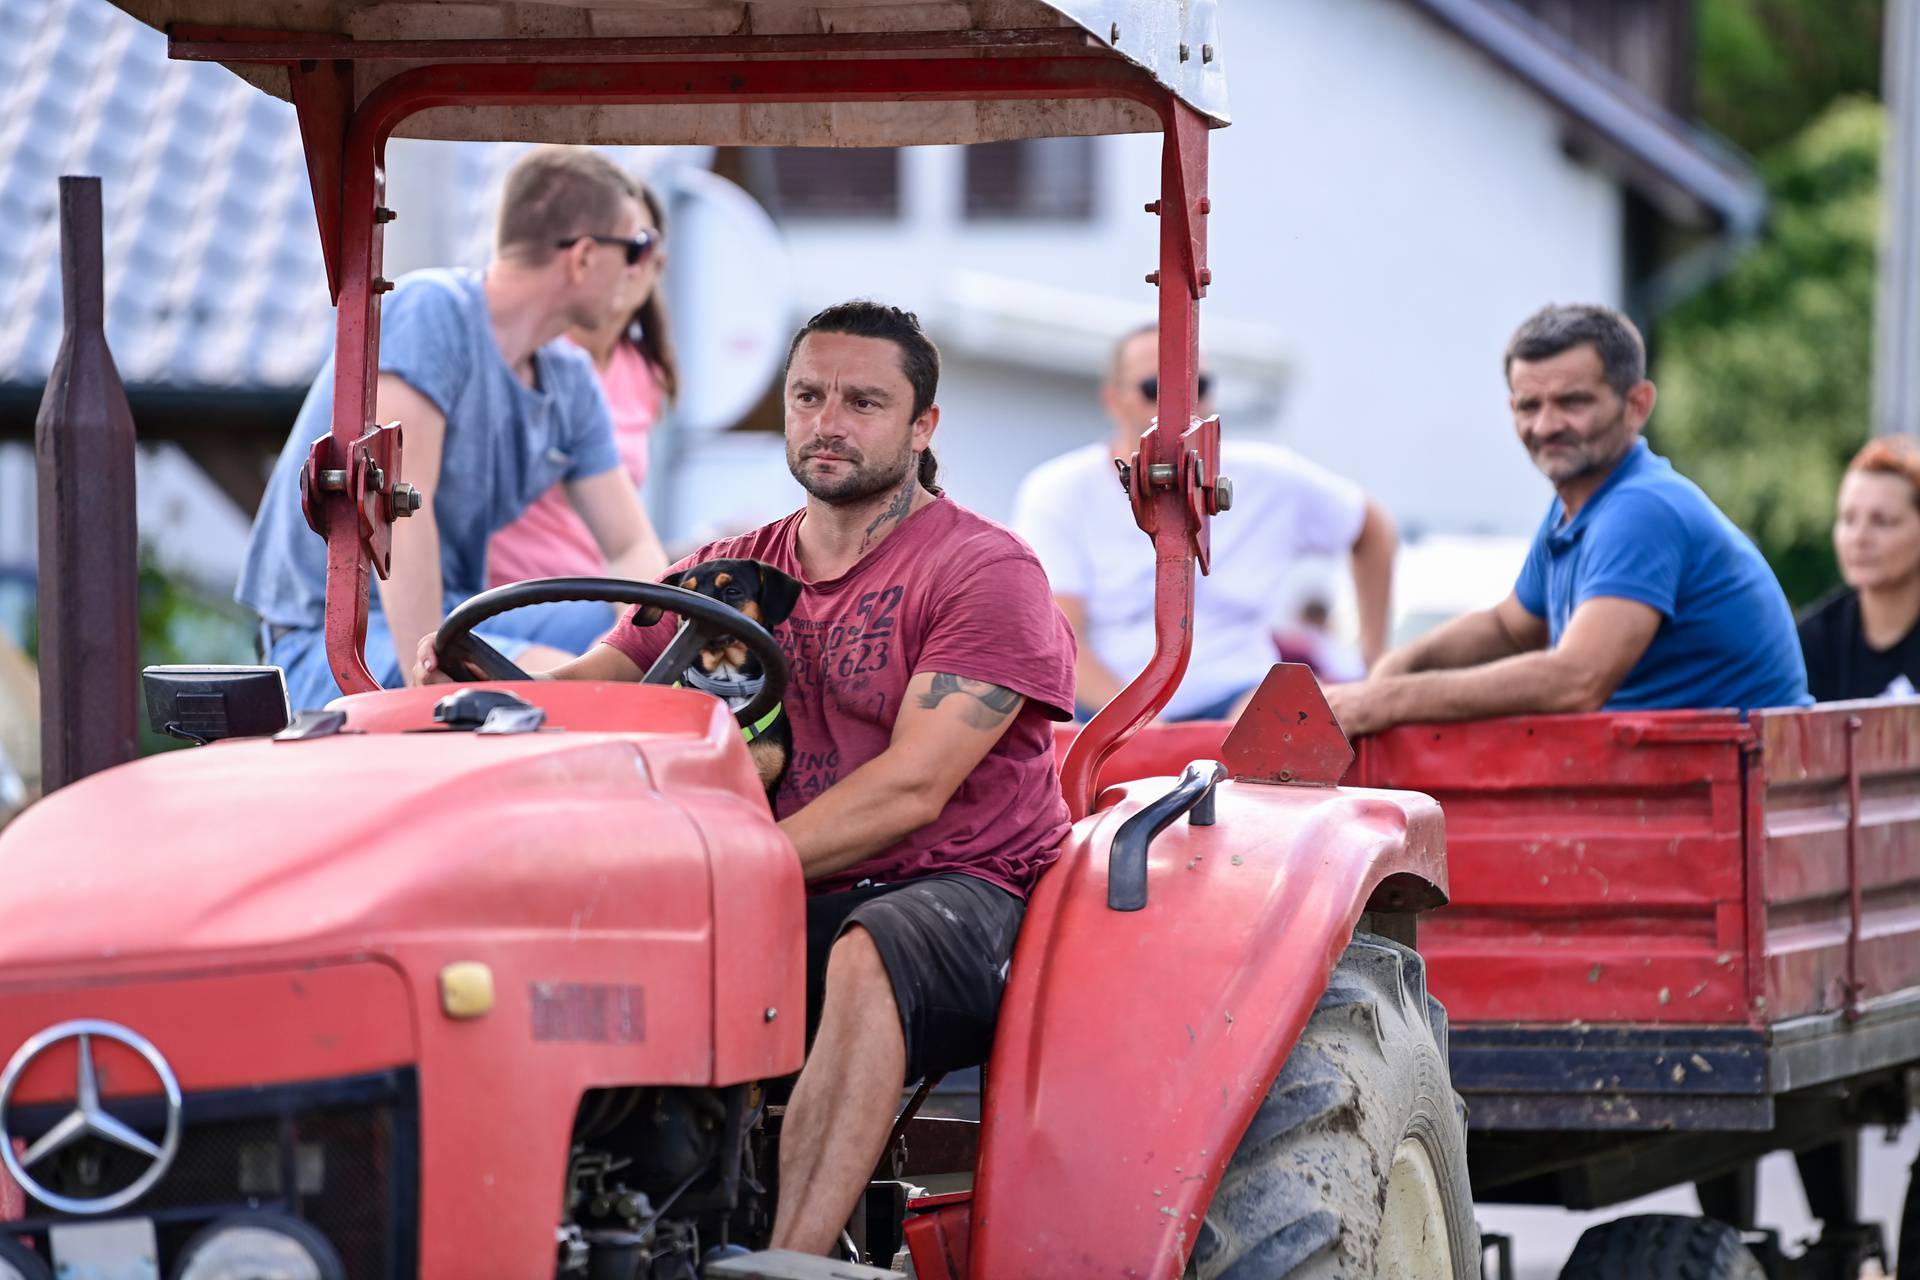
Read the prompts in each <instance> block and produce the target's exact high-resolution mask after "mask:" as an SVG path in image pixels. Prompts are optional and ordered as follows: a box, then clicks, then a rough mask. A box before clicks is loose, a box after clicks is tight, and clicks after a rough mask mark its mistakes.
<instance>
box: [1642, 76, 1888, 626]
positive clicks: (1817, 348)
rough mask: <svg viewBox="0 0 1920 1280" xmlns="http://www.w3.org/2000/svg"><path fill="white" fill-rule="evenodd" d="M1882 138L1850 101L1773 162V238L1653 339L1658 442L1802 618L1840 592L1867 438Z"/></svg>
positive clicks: (1869, 110)
mask: <svg viewBox="0 0 1920 1280" xmlns="http://www.w3.org/2000/svg"><path fill="white" fill-rule="evenodd" d="M1882 128H1883V113H1882V111H1881V109H1880V107H1879V106H1878V105H1877V104H1875V103H1873V102H1869V101H1866V100H1863V99H1857V98H1853V99H1845V100H1842V101H1840V102H1837V103H1835V104H1833V105H1832V106H1831V107H1829V108H1828V109H1827V110H1826V111H1825V112H1823V113H1822V114H1821V115H1820V116H1819V118H1818V119H1816V120H1815V121H1814V122H1813V123H1812V124H1810V125H1808V126H1807V128H1806V129H1804V130H1803V131H1802V132H1801V133H1800V134H1799V135H1798V136H1796V137H1795V138H1793V139H1792V140H1791V141H1790V142H1789V143H1787V144H1786V145H1785V146H1783V147H1781V148H1780V149H1779V150H1778V151H1776V152H1775V153H1774V154H1773V155H1772V156H1771V157H1770V158H1769V160H1768V161H1767V162H1766V163H1765V164H1764V166H1763V169H1764V171H1765V174H1766V178H1767V185H1768V188H1769V190H1770V191H1771V193H1772V197H1773V222H1772V226H1771V228H1770V230H1769V232H1768V234H1767V236H1766V238H1765V240H1764V241H1763V242H1762V243H1761V244H1760V245H1759V246H1758V247H1757V248H1755V249H1754V250H1753V251H1752V252H1751V253H1749V254H1748V255H1747V256H1746V257H1745V258H1743V259H1742V260H1741V262H1740V264H1739V265H1738V266H1737V267H1735V268H1734V270H1733V271H1732V272H1731V273H1730V274H1729V275H1727V276H1726V277H1724V278H1723V279H1722V280H1720V281H1719V282H1718V283H1716V284H1714V285H1713V286H1712V287H1710V288H1709V289H1707V290H1705V291H1704V292H1702V293H1700V294H1698V295H1697V296H1695V297H1694V298H1692V299H1690V300H1689V301H1688V302H1686V303H1685V304H1684V305H1683V306H1681V307H1680V308H1678V309H1677V310H1675V311H1674V312H1673V313H1672V314H1671V315H1669V316H1668V317H1667V318H1666V319H1665V320H1664V321H1663V322H1662V324H1661V326H1660V330H1659V344H1658V351H1659V358H1658V363H1657V366H1656V372H1655V380H1656V381H1657V383H1658V384H1659V387H1660V403H1659V407H1658V409H1657V410H1656V411H1655V414H1654V421H1653V426H1652V428H1651V430H1650V431H1649V436H1650V438H1651V439H1652V441H1653V443H1654V446H1655V447H1656V448H1657V449H1658V450H1659V451H1660V452H1662V453H1664V454H1666V455H1667V456H1668V457H1670V458H1671V459H1672V460H1673V463H1674V465H1675V466H1676V467H1678V468H1679V469H1680V470H1681V471H1682V472H1683V473H1684V474H1686V475H1688V476H1691V477H1692V478H1693V479H1694V480H1695V481H1696V482H1697V483H1699V484H1700V486H1701V487H1702V488H1704V489H1705V490H1706V491H1707V492H1708V493H1709V494H1710V495H1712V497H1713V498H1714V500H1715V501H1716V502H1718V503H1719V504H1720V507H1721V509H1722V510H1724V511H1725V512H1726V513H1727V515H1728V516H1730V517H1732V519H1733V520H1734V522H1735V523H1736V524H1738V525H1740V526H1741V527H1742V528H1743V529H1745V530H1747V532H1748V533H1750V534H1751V535H1753V538H1754V540H1755V541H1756V542H1758V543H1759V544H1760V549H1761V550H1762V551H1763V552H1765V553H1766V556H1767V559H1768V560H1769V561H1770V562H1771V563H1772V564H1773V567H1774V569H1775V571H1776V572H1777V573H1778V574H1779V575H1780V579H1781V583H1782V585H1783V586H1784V587H1785V588H1786V591H1787V595H1788V598H1789V599H1791V600H1793V601H1794V603H1795V604H1796V605H1799V604H1804V603H1806V602H1807V601H1809V600H1811V599H1813V598H1814V597H1816V596H1818V595H1820V594H1821V593H1822V592H1824V591H1825V590H1827V589H1828V588H1829V587H1831V586H1832V585H1833V584H1834V583H1835V582H1836V581H1837V580H1838V577H1837V574H1836V571H1835V568H1834V564H1833V551H1832V546H1831V529H1832V523H1833V500H1834V493H1835V491H1836V490H1837V488H1838V486H1839V482H1840V474H1841V472H1842V471H1843V470H1844V469H1845V467H1846V463H1847V460H1848V459H1849V458H1850V457H1851V456H1852V454H1853V452H1854V451H1855V450H1856V449H1858V448H1859V447H1860V445H1861V443H1862V442H1864V441H1865V440H1866V438H1867V433H1868V429H1869V421H1870V405H1871V399H1872V373H1871V363H1872V350H1873V299H1874V255H1875V248H1876V243H1877V239H1878V234H1879V225H1880V223H1879V220H1880V204H1879V162H1880V141H1881V134H1882Z"/></svg>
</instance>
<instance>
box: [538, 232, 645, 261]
mask: <svg viewBox="0 0 1920 1280" xmlns="http://www.w3.org/2000/svg"><path fill="white" fill-rule="evenodd" d="M656 239H657V237H656V236H655V235H654V234H653V232H651V231H642V232H641V233H640V234H639V235H637V236H635V237H634V238H633V239H631V240H629V239H627V238H626V237H624V236H596V235H591V234H589V233H587V232H584V231H583V232H581V233H580V234H579V235H577V236H573V237H570V238H569V239H566V240H556V241H554V242H553V245H554V248H556V249H571V248H573V246H575V245H576V244H579V243H580V242H581V241H582V240H591V241H593V242H594V243H595V244H616V245H619V246H620V247H621V248H623V249H625V250H626V251H627V265H628V266H630V267H631V266H635V265H636V264H638V263H639V261H640V259H642V258H644V257H646V256H647V254H648V253H649V252H650V251H651V250H652V249H653V245H654V241H655V240H656Z"/></svg>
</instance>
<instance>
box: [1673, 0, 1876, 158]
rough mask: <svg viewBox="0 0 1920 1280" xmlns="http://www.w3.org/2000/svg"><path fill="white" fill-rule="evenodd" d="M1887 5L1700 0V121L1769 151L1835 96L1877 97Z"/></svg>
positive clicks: (1841, 0)
mask: <svg viewBox="0 0 1920 1280" xmlns="http://www.w3.org/2000/svg"><path fill="white" fill-rule="evenodd" d="M1884 8H1885V6H1884V0H1699V2H1698V5H1697V7H1696V9H1695V11H1694V13H1695V20H1694V28H1695V33H1696V38H1697V40H1698V47H1697V57H1696V59H1695V79H1694V97H1695V103H1696V105H1697V107H1698V108H1699V113H1700V118H1701V119H1702V120H1704V121H1705V122H1706V123H1707V124H1709V125H1710V126H1712V127H1713V128H1714V129H1716V130H1718V131H1719V132H1720V133H1723V134H1725V135H1726V136H1727V137H1729V138H1731V139H1733V140H1734V141H1735V142H1737V143H1739V144H1740V145H1741V146H1743V147H1745V148H1746V149H1747V150H1749V151H1754V152H1765V151H1770V150H1772V149H1773V148H1774V147H1775V146H1777V145H1779V144H1781V143H1783V142H1785V141H1786V140H1787V139H1789V138H1791V137H1792V136H1793V135H1795V134H1796V133H1798V132H1799V131H1800V130H1801V129H1802V128H1803V127H1804V126H1805V125H1806V124H1807V123H1808V122H1809V121H1811V120H1812V119H1813V118H1814V117H1815V116H1817V115H1819V114H1820V113H1821V112H1822V111H1824V110H1825V109H1826V107H1827V105H1828V104H1829V103H1831V102H1833V101H1834V100H1835V99H1836V98H1841V97H1845V96H1850V95H1856V94H1857V95H1865V96H1877V95H1878V93H1879V89H1880V69H1881V68H1880V62H1881V54H1880V42H1881V28H1882V24H1883V22H1884V20H1885V17H1884Z"/></svg>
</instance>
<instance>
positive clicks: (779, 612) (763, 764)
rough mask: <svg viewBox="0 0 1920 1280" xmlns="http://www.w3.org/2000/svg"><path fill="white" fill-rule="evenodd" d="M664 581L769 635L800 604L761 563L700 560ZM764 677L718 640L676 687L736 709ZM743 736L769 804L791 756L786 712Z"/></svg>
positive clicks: (782, 577)
mask: <svg viewBox="0 0 1920 1280" xmlns="http://www.w3.org/2000/svg"><path fill="white" fill-rule="evenodd" d="M662 581H663V582H665V583H666V584H667V585H668V586H670V587H681V588H684V589H685V590H688V591H692V592H694V593H696V594H698V595H703V596H710V597H712V598H713V599H715V600H718V601H719V602H720V603H722V604H725V605H731V606H732V607H733V608H735V609H738V610H739V611H740V612H741V613H743V614H745V615H746V616H747V617H749V618H752V619H753V620H754V621H755V622H757V623H759V624H760V625H761V626H763V627H765V628H766V629H767V630H768V631H773V630H774V629H775V628H777V627H778V626H779V625H780V624H781V623H783V622H785V621H786V620H787V616H788V615H789V614H791V613H792V612H793V607H794V606H795V605H796V604H798V603H799V602H800V584H799V582H797V581H795V580H794V579H793V578H791V577H788V576H787V575H786V574H784V573H782V572H780V570H778V569H776V568H774V567H773V566H772V565H770V564H767V563H765V562H764V561H760V560H703V561H701V562H700V563H699V564H696V565H694V566H692V567H691V568H688V569H683V570H682V571H680V572H679V573H677V574H673V575H672V576H670V577H667V578H664V579H662ZM663 612H664V611H663V610H660V609H655V608H651V607H649V608H643V609H641V610H640V612H639V614H638V616H636V617H635V619H634V621H635V623H636V624H637V625H639V626H643V627H650V626H652V625H653V624H654V623H656V622H658V621H660V616H661V614H662V613H663ZM766 677H767V673H766V670H765V668H763V667H762V666H761V665H760V660H759V659H758V658H756V657H754V656H753V652H752V651H751V650H750V649H748V648H747V646H746V645H745V644H744V643H743V642H742V641H740V640H739V639H738V638H736V637H734V636H720V637H718V638H717V639H716V640H715V641H714V643H712V644H709V645H707V646H706V647H705V648H703V649H702V650H701V651H700V653H699V655H698V656H697V657H696V658H695V659H694V661H693V663H692V664H691V665H690V666H688V667H687V669H686V671H685V672H684V673H682V674H681V677H680V683H682V684H684V685H686V686H688V687H689V688H693V689H699V690H702V691H704V692H706V693H711V694H713V695H714V696H715V697H717V698H720V699H722V700H723V701H725V702H726V704H727V705H728V706H730V707H733V708H734V709H735V710H738V709H739V708H740V707H742V706H745V705H746V703H747V702H748V701H749V700H750V699H751V698H753V696H754V695H755V694H757V693H759V692H760V687H761V685H762V683H764V682H765V680H766ZM744 732H745V733H746V736H747V751H748V753H749V754H751V755H752V756H753V764H754V768H755V769H757V770H759V773H760V782H761V784H762V785H763V786H765V787H766V789H767V796H768V798H769V799H771V798H772V796H773V793H774V792H775V791H776V790H778V789H779V786H780V779H781V778H782V777H783V776H784V775H785V774H786V771H787V763H788V759H789V757H790V756H791V755H792V753H793V729H792V726H791V725H789V724H788V723H787V716H786V712H785V710H784V708H781V707H775V708H774V709H773V710H772V711H771V712H769V713H768V714H767V715H766V716H765V717H763V718H762V719H761V720H760V721H759V722H757V723H755V724H751V725H746V726H744Z"/></svg>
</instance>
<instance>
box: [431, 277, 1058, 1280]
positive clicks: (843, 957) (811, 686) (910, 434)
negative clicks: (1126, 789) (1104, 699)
mask: <svg viewBox="0 0 1920 1280" xmlns="http://www.w3.org/2000/svg"><path fill="white" fill-rule="evenodd" d="M939 372H940V357H939V353H938V351H937V350H936V349H935V348H934V345H933V343H932V342H930V341H929V340H928V339H927V337H926V335H925V334H924V333H922V332H921V330H920V326H919V323H918V321H917V320H916V319H915V318H914V316H913V315H912V314H910V313H908V312H905V311H901V310H899V309H898V308H895V307H888V306H882V305H879V304H877V303H872V302H849V303H844V304H841V305H839V306H835V307H830V308H828V309H827V310H825V311H822V312H821V313H820V314H818V315H816V316H814V317H813V318H812V319H811V320H809V321H808V322H807V323H806V325H805V326H804V327H803V328H802V329H801V330H800V332H799V334H798V335H797V336H796V337H795V338H794V341H793V345H792V347H791V348H790V350H789V353H788V357H787V371H786V378H785V392H784V397H785V404H786V438H787V465H788V468H789V470H791V471H792V473H793V477H794V479H796V480H797V481H799V482H800V486H801V487H802V488H803V489H805V490H806V493H807V502H806V506H805V507H803V508H802V509H801V510H799V511H797V512H795V513H793V514H792V515H789V516H787V517H785V518H783V519H781V520H777V521H775V522H774V523H772V524H769V525H766V526H764V527H762V528H760V529H756V530H754V531H752V532H750V533H746V534H742V535H740V536H738V537H734V538H728V539H725V540H722V541H720V542H715V543H712V544H709V545H708V546H705V547H702V548H701V549H700V550H698V551H697V552H695V553H694V554H693V555H692V556H689V557H688V558H687V559H686V560H684V561H682V562H681V563H680V564H678V565H676V566H674V569H675V572H676V574H679V573H682V572H683V571H684V570H686V569H688V568H689V567H691V566H695V565H699V564H702V563H704V562H707V561H711V560H716V559H736V560H755V561H760V562H763V563H765V564H769V565H771V566H773V567H774V568H775V569H778V570H780V571H781V572H783V573H785V574H787V575H790V576H791V577H792V578H794V579H797V580H798V581H799V583H800V586H801V590H800V595H799V600H798V602H797V604H796V605H795V606H794V608H793V611H792V613H791V614H790V615H789V616H788V617H787V618H786V620H785V622H784V624H783V625H782V626H781V627H780V628H779V629H778V631H777V632H776V635H777V638H778V639H779V642H780V647H781V649H782V651H783V652H784V653H785V654H786V656H787V659H788V662H789V663H790V664H791V667H792V676H791V682H790V683H789V685H788V687H787V691H786V696H785V702H784V712H785V715H786V717H787V719H788V721H789V723H790V726H791V749H790V753H789V754H790V759H789V760H788V762H787V765H786V770H785V774H784V776H783V777H782V779H781V781H780V783H779V786H778V788H777V790H776V791H775V792H774V796H773V800H774V812H775V816H776V817H777V818H778V819H779V820H780V827H781V830H783V831H784V832H785V833H786V835H787V838H788V839H790V840H791V841H792V842H793V846H794V850H795V852H797V853H798V854H799V857H800V864H801V868H802V870H803V872H804V874H805V876H806V879H807V881H808V884H809V888H810V889H811V896H810V898H809V900H808V910H807V933H808V938H807V944H808V945H807V966H808V991H809V1005H810V1010H809V1016H810V1020H812V1021H813V1022H815V1023H816V1024H817V1028H818V1029H817V1031H816V1032H815V1035H814V1039H813V1042H812V1045H811V1048H810V1050H809V1052H808V1055H807V1060H806V1066H805V1068H804V1069H803V1070H802V1071H801V1073H800V1077H799V1080H798V1082H797V1083H796V1084H795V1086H794V1091H793V1097H792V1100H791V1103H790V1105H789V1107H788V1110H787V1114H786V1120H785V1124H784V1128H783V1131H782V1136H781V1144H780V1186H781V1195H780V1202H779V1208H778V1213H777V1218H776V1221H775V1226H774V1235H773V1245H774V1247H775V1248H786V1249H795V1250H801V1251H806V1252H811V1253H825V1252H826V1251H827V1250H828V1249H829V1248H830V1247H831V1246H832V1245H833V1243H834V1241H835V1240H836V1239H837V1238H838V1237H839V1234H840V1231H841V1229H842V1227H843V1226H844V1224H845V1223H846V1221H847V1218H848V1216H849V1215H850V1214H851V1213H852V1211H853V1208H854V1204H855V1202H856V1200H857V1199H858V1198H859V1196H860V1194H861V1192H862V1190H863V1189H864V1188H865V1186H866V1184H867V1181H868V1179H869V1178H870V1177H871V1176H872V1174H873V1170H874V1167H875V1165H876V1164H877V1163H878V1161H879V1159H880V1156H881V1153H882V1151H883V1149H884V1147H885V1145H886V1139H887V1134H888V1132H889V1130H890V1128H891V1126H892V1123H893V1119H894V1113H895V1110H896V1106H897V1102H898V1098H899V1090H900V1087H901V1085H902V1084H903V1083H904V1082H907V1081H911V1080H914V1079H917V1078H919V1077H922V1076H927V1075H932V1074H937V1073H940V1072H945V1071H951V1070H956V1069H959V1068H963V1067H969V1066H974V1065H977V1064H979V1063H981V1062H984V1061H985V1060H986V1058H987V1055H988V1051H989V1049H990V1048H991V1046H992V1039H993V1028H994V1022H995V1019H996V1017H997V1015H998V1012H999V1005H1000V996H1001V992H1002V990H1003V988H1004V986H1005V982H1006V974H1007V966H1008V962H1009V960H1010V958H1011V956H1012V954H1013V943H1014V938H1015V936H1016V935H1017V933H1018V931H1019V927H1020V921H1021V917H1022V916H1023V914H1024V912H1025V897H1026V893H1027V891H1028V890H1029V889H1030V888H1031V887H1032V885H1033V883H1034V881H1035V879H1036V878H1037V877H1038V876H1039V873H1040V871H1041V870H1042V869H1043V868H1045V867H1046V866H1047V865H1048V864H1049V863H1050V862H1052V861H1053V859H1054V857H1055V856H1056V853H1057V850H1058V846H1059V844H1060V840H1061V838H1062V837H1063V836H1064V835H1065V833H1066V831H1067V829H1068V818H1067V807H1066V803H1065V801H1064V800H1063V798H1062V796H1061V791H1060V782H1059V778H1058V776H1057V773H1056V770H1055V766H1054V754H1053V736H1052V731H1051V729H1050V728H1049V726H1048V724H1047V721H1049V720H1065V719H1068V718H1069V716H1070V713H1071V708H1072V706H1073V670H1074V643H1073V638H1072V634H1071V632H1070V631H1069V630H1068V628H1067V624H1066V620H1065V619H1064V618H1063V617H1062V616H1061V614H1060V611H1059V610H1058V608H1056V607H1055V605H1054V603H1053V595H1052V592H1051V590H1050V588H1049V587H1048V585H1047V579H1046V575H1045V574H1044V573H1043V572H1042V571H1041V568H1040V563H1039V561H1038V560H1037V559H1036V558H1035V557H1034V554H1033V552H1032V551H1031V550H1030V549H1028V547H1027V546H1026V544H1025V543H1023V542H1021V541H1020V539H1018V538H1017V537H1015V536H1014V535H1013V534H1012V533H1010V532H1008V531H1007V530H1006V529H1003V528H1001V527H1000V526H999V525H996V524H994V523H992V522H991V521H988V520H986V519H983V518H982V517H980V516H977V515H974V514H973V513H972V512H970V511H967V510H966V509H964V508H962V507H961V506H959V505H958V504H956V503H955V502H953V501H952V500H951V499H950V498H947V497H945V496H944V495H943V494H942V493H941V491H940V489H939V488H938V487H937V486H936V485H935V483H934V474H935V464H934V459H933V455H932V454H931V453H930V452H929V446H930V445H931V444H932V441H933V434H934V430H935V428H936V427H937V426H938V425H939V421H940V409H939V406H938V405H937V404H935V403H934V392H935V388H936V385H937V383H938V381H939ZM683 585H689V586H691V585H692V584H683ZM670 636H671V630H670V629H669V628H665V627H660V626H645V625H641V622H640V619H639V617H638V616H637V615H634V614H630V615H629V616H628V617H627V618H626V619H625V620H623V621H622V622H621V623H620V624H619V625H617V626H616V627H615V628H614V629H613V631H612V632H610V633H609V634H608V635H607V636H606V638H605V639H604V640H603V641H602V643H601V644H599V645H598V646H596V647H595V648H594V649H592V650H591V651H590V652H588V653H587V654H585V655H584V656H582V657H580V658H578V659H576V660H575V661H573V662H571V663H569V664H566V665H564V666H561V667H559V668H557V669H555V670H553V671H551V672H550V673H548V675H547V677H545V678H551V679H561V680H638V679H639V678H640V676H641V674H642V673H643V672H645V671H646V669H647V668H648V667H649V666H650V665H651V664H652V662H653V661H654V659H655V658H657V657H659V656H660V654H661V653H662V652H663V651H664V650H665V649H666V647H667V643H668V640H669V638H670ZM419 658H420V666H421V670H420V673H419V674H420V677H421V678H422V679H435V678H444V676H443V675H441V674H440V673H439V672H437V670H436V667H437V661H436V655H435V653H434V649H433V637H432V636H428V637H427V638H426V639H425V640H423V641H422V642H421V644H420V650H419Z"/></svg>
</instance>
